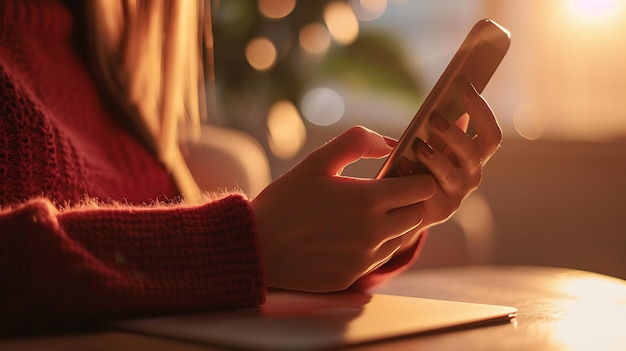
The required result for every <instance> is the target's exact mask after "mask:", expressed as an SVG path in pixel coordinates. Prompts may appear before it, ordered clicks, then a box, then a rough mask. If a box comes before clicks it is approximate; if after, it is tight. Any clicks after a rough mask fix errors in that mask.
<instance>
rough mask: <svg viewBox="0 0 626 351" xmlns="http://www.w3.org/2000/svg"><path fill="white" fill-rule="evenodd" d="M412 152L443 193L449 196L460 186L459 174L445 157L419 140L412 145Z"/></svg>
mask: <svg viewBox="0 0 626 351" xmlns="http://www.w3.org/2000/svg"><path fill="white" fill-rule="evenodd" d="M414 150H415V154H416V155H415V156H416V157H417V159H418V160H419V161H420V162H422V163H423V164H424V165H425V166H426V167H428V169H429V170H430V173H431V174H432V175H433V176H434V177H435V179H436V180H437V183H438V184H439V187H440V188H441V189H442V190H443V191H444V193H446V194H448V195H450V194H452V193H453V192H454V191H456V189H458V188H459V187H460V186H461V184H462V182H463V179H462V177H461V174H460V173H459V171H458V169H457V168H456V165H455V164H454V163H453V162H452V161H451V160H450V159H449V158H448V157H447V156H446V155H444V154H442V153H441V152H439V151H437V150H434V149H433V148H432V147H430V146H429V145H428V144H426V143H425V142H424V141H423V140H421V139H419V140H417V142H416V143H414Z"/></svg>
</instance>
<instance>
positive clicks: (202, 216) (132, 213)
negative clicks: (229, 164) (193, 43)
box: [0, 0, 417, 334]
mask: <svg viewBox="0 0 626 351" xmlns="http://www.w3.org/2000/svg"><path fill="white" fill-rule="evenodd" d="M73 29H74V26H73V20H72V14H71V12H70V11H69V10H68V9H67V8H66V7H65V6H64V5H62V4H61V3H58V2H56V1H52V0H50V1H48V0H38V1H23V0H3V1H0V334H7V333H15V332H20V331H34V330H40V329H49V328H54V327H64V326H68V325H78V324H83V323H86V322H91V321H97V320H101V319H103V318H110V317H117V316H124V315H129V314H131V313H132V314H136V313H143V312H161V311H173V310H186V309H211V308H234V307H240V306H255V305H258V304H260V303H262V302H263V299H264V294H265V282H264V279H263V269H262V267H261V259H260V254H259V246H258V241H257V235H256V227H255V224H254V219H253V213H252V211H251V208H250V206H249V203H248V201H247V199H246V198H245V197H244V196H242V195H238V194H231V195H229V196H226V197H224V198H222V199H219V200H216V201H213V202H208V203H206V204H204V205H202V206H197V207H189V206H185V205H182V204H180V203H177V202H176V201H175V200H169V199H176V198H177V190H176V187H175V185H174V183H173V182H172V179H171V178H170V176H169V174H168V172H167V171H166V170H165V169H164V167H163V166H162V165H161V164H160V163H158V162H157V161H156V160H155V158H154V157H152V156H151V154H150V153H149V152H148V151H147V150H146V149H145V148H144V147H143V146H142V145H141V144H140V143H139V142H138V141H137V139H136V138H134V137H133V134H132V133H130V132H129V131H128V130H127V129H126V128H125V127H124V126H123V125H122V124H120V123H118V122H117V119H116V118H114V116H112V115H110V114H109V113H108V112H107V109H106V108H105V106H103V104H102V101H101V100H100V98H99V95H98V92H97V91H96V87H95V85H94V83H93V81H92V79H91V77H90V75H89V74H88V71H87V69H86V66H85V64H84V62H83V61H82V60H81V57H80V55H78V53H77V51H76V50H75V47H74V45H73V41H72V38H73V36H72V32H73ZM85 199H89V200H87V201H85ZM155 200H158V201H156V202H155ZM416 255H417V250H413V251H410V252H407V253H406V254H404V255H400V256H398V257H395V258H394V259H393V260H392V262H390V263H388V264H387V265H385V266H383V267H381V269H379V270H378V271H377V272H376V274H370V275H369V276H368V277H366V279H361V280H360V281H359V282H358V283H357V284H356V285H355V286H360V287H363V286H370V285H371V284H373V283H375V282H377V281H379V280H380V279H381V277H382V276H388V273H389V272H399V271H400V268H403V267H407V266H408V265H409V263H410V262H411V261H412V260H413V259H414V257H415V256H416Z"/></svg>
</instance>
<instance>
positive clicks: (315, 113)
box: [300, 88, 346, 126]
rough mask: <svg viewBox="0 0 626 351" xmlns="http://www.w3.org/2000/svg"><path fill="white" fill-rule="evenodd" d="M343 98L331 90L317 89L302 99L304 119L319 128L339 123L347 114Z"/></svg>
mask: <svg viewBox="0 0 626 351" xmlns="http://www.w3.org/2000/svg"><path fill="white" fill-rule="evenodd" d="M345 107H346V106H345V103H344V102H343V98H342V97H341V95H339V94H338V93H337V92H336V91H334V90H332V89H329V88H315V89H312V90H310V91H309V92H307V93H306V94H305V95H304V97H303V98H302V102H301V105H300V110H301V111H302V114H303V115H304V117H305V118H306V119H307V120H308V121H309V122H311V123H313V124H316V125H318V126H329V125H332V124H335V123H337V122H338V121H339V120H340V119H341V117H343V114H344V112H345Z"/></svg>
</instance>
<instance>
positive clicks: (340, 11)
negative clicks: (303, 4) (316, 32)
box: [323, 1, 359, 45]
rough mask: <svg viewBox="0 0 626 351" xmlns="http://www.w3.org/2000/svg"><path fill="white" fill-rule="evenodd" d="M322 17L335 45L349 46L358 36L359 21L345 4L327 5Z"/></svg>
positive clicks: (334, 3) (332, 3)
mask: <svg viewBox="0 0 626 351" xmlns="http://www.w3.org/2000/svg"><path fill="white" fill-rule="evenodd" d="M323 16H324V22H325V23H326V27H328V31H329V32H330V35H331V36H332V37H333V39H334V40H335V41H336V42H337V43H339V44H342V45H349V44H351V43H352V42H354V41H355V40H356V38H357V37H358V36H359V21H358V20H357V18H356V15H355V14H354V11H352V8H351V7H350V5H348V4H347V3H345V2H336V1H335V2H331V3H329V4H328V5H326V7H325V8H324V14H323Z"/></svg>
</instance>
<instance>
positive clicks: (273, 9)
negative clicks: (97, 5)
mask: <svg viewBox="0 0 626 351" xmlns="http://www.w3.org/2000/svg"><path fill="white" fill-rule="evenodd" d="M295 7H296V0H259V11H260V12H261V14H262V15H263V16H265V17H267V18H271V19H280V18H283V17H287V15H289V14H290V13H291V11H293V9H294V8H295Z"/></svg>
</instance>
